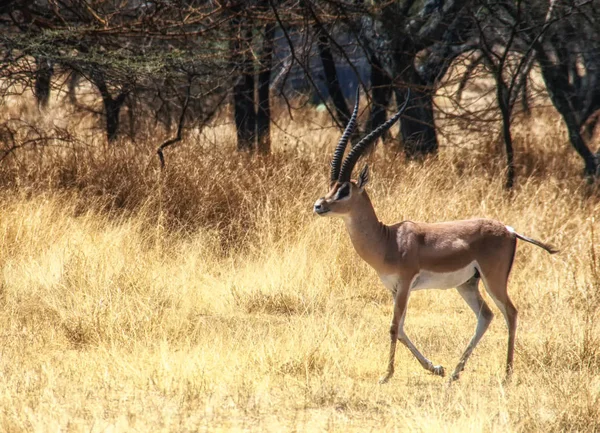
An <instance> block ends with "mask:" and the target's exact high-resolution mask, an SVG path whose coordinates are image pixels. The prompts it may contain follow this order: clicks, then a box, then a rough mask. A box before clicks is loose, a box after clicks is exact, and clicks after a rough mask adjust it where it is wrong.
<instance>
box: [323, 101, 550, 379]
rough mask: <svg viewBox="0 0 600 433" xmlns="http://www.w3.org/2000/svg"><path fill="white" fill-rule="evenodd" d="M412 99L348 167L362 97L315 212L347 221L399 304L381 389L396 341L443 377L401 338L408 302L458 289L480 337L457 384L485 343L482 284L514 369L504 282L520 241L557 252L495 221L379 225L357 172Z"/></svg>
mask: <svg viewBox="0 0 600 433" xmlns="http://www.w3.org/2000/svg"><path fill="white" fill-rule="evenodd" d="M407 102H408V98H407V100H406V101H405V102H404V104H403V106H402V107H401V108H400V110H399V111H398V112H397V113H396V114H395V115H394V116H393V117H391V118H390V119H389V120H388V121H387V122H385V123H384V124H382V125H381V126H379V127H378V128H376V129H375V130H374V131H372V132H371V133H370V134H368V135H367V136H365V137H364V138H363V139H362V140H360V142H358V143H357V144H356V145H355V146H354V147H353V148H352V149H351V150H350V152H349V153H348V156H347V157H346V159H345V160H344V161H343V164H342V158H343V156H344V152H345V149H346V145H347V143H348V139H349V138H350V136H351V134H352V132H353V130H354V128H355V125H356V117H357V114H358V97H357V99H356V105H355V107H354V111H353V113H352V116H351V118H350V120H349V122H348V125H347V126H346V129H345V131H344V133H343V135H342V137H341V139H340V141H339V143H338V145H337V147H336V149H335V152H334V155H333V160H332V163H331V179H330V189H329V192H328V193H327V194H326V195H325V196H324V197H322V198H319V199H318V200H317V201H316V203H315V205H314V212H315V213H316V214H318V215H320V216H337V217H341V218H342V219H343V220H344V223H345V225H346V229H347V231H348V234H349V235H350V239H351V241H352V245H353V246H354V249H355V250H356V252H357V253H358V255H359V256H360V257H361V258H362V259H363V260H364V261H366V262H367V263H368V264H369V265H370V266H371V267H372V268H373V269H375V271H376V272H377V274H378V275H379V278H380V279H381V281H382V282H383V284H384V286H385V287H386V288H388V289H389V290H390V291H391V292H392V295H393V298H394V310H393V316H392V323H391V326H390V338H391V344H390V353H389V360H388V366H387V373H386V374H385V375H384V376H383V377H382V378H381V380H380V383H385V382H387V381H388V380H389V379H390V378H391V377H392V376H393V374H394V357H395V353H396V342H397V340H400V342H402V344H404V345H405V346H406V347H407V348H408V350H410V352H411V353H412V354H413V355H414V357H415V358H417V360H418V361H419V363H420V364H421V365H422V366H423V367H424V368H425V369H426V370H428V371H430V372H431V373H433V374H435V375H439V376H444V375H445V371H444V368H443V367H442V366H441V365H434V364H433V363H432V362H431V361H430V360H429V359H427V358H426V357H425V356H423V355H422V354H421V352H419V350H418V349H417V348H416V347H415V345H414V344H413V343H412V342H411V341H410V339H409V338H408V336H407V335H406V333H405V332H404V319H405V316H406V307H407V302H408V297H409V295H410V293H411V292H412V291H414V290H422V289H431V288H440V289H449V288H453V287H456V289H457V290H458V293H459V294H460V295H461V296H462V298H463V299H464V300H465V302H466V303H467V305H468V306H469V307H470V309H471V310H473V312H474V313H475V316H476V317H477V326H476V328H475V334H474V335H473V337H472V338H471V341H470V342H469V344H468V346H467V348H466V349H465V351H464V353H463V354H462V356H461V357H460V360H459V362H458V364H457V366H456V368H455V369H454V372H453V373H452V376H451V377H450V380H456V379H458V377H459V375H460V373H461V372H462V371H463V370H464V368H465V364H466V362H467V360H468V359H469V356H470V355H471V353H472V352H473V350H474V349H475V347H476V346H477V343H479V341H480V340H481V338H482V337H483V334H484V333H485V331H486V330H487V328H488V326H489V325H490V322H491V321H492V318H493V313H492V311H491V310H490V308H489V307H488V305H487V304H486V302H485V301H484V300H483V298H482V296H481V294H480V292H479V288H478V285H479V280H483V284H484V286H485V289H486V290H487V293H488V294H489V295H490V297H491V298H492V299H493V301H494V303H495V304H496V305H497V306H498V308H499V309H500V311H501V312H502V314H503V315H504V318H505V320H506V324H507V327H508V354H507V359H506V375H507V377H509V376H510V374H511V373H512V369H513V354H514V347H515V332H516V328H517V309H516V308H515V306H514V305H513V303H512V302H511V300H510V298H509V296H508V293H507V281H508V276H509V274H510V271H511V267H512V264H513V260H514V256H515V251H516V246H517V239H521V240H523V241H526V242H529V243H531V244H533V245H536V246H538V247H541V248H543V249H544V250H546V251H547V252H549V253H550V254H554V253H556V252H557V250H555V249H554V248H553V247H552V246H550V245H547V244H544V243H542V242H540V241H537V240H535V239H531V238H529V237H526V236H523V235H521V234H519V233H517V232H516V231H515V230H514V229H513V228H512V227H510V226H507V225H504V224H502V223H500V222H498V221H494V220H490V219H472V220H464V221H449V222H441V223H423V222H413V221H402V222H399V223H396V224H393V225H385V224H383V223H382V222H381V221H379V219H378V218H377V215H376V214H375V210H374V209H373V205H372V204H371V200H370V199H369V195H368V194H367V191H366V190H365V186H366V185H367V182H368V181H369V171H368V166H366V165H365V167H364V168H363V169H362V171H361V172H360V174H359V175H358V179H357V180H356V181H354V180H351V179H350V176H351V174H352V170H353V168H354V166H355V164H356V162H357V160H358V158H359V157H360V156H361V154H362V153H363V152H364V151H365V149H367V147H368V146H369V145H370V144H371V143H373V142H374V141H375V140H376V139H377V138H378V137H379V136H381V134H383V133H384V132H385V131H386V130H387V129H389V128H390V127H391V126H392V125H393V124H394V123H395V122H396V121H397V120H398V119H399V118H400V116H401V115H402V113H403V112H404V109H405V108H406V104H407Z"/></svg>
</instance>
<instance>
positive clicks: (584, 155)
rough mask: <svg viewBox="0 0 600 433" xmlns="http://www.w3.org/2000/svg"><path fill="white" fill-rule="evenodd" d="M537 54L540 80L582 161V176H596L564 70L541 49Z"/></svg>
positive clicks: (596, 172)
mask: <svg viewBox="0 0 600 433" xmlns="http://www.w3.org/2000/svg"><path fill="white" fill-rule="evenodd" d="M537 54H538V56H537V60H538V63H539V65H540V69H541V72H542V78H543V79H544V83H545V84H546V89H548V95H549V96H550V100H551V101H552V103H553V104H554V107H555V108H556V110H557V111H558V112H559V113H560V115H561V116H562V118H563V120H564V121H565V124H566V125H567V130H568V132H569V140H570V141H571V145H572V146H573V148H574V149H575V151H576V152H577V153H578V154H579V156H580V157H581V159H583V163H584V169H583V173H584V176H587V177H589V178H593V177H595V176H598V174H599V173H598V171H599V170H598V168H599V165H598V159H597V158H596V156H595V155H594V154H593V153H592V152H591V151H590V148H589V147H588V146H587V145H586V143H585V140H584V139H583V137H582V135H581V127H582V126H583V125H582V121H585V120H586V119H580V118H579V116H578V114H577V113H576V111H575V110H574V108H573V106H572V104H571V103H570V101H571V99H575V102H576V101H577V95H576V94H575V92H574V90H573V89H572V88H571V86H570V84H569V81H568V80H569V77H568V76H567V75H566V74H565V73H564V70H565V69H566V68H559V67H556V66H554V65H553V64H552V62H551V61H550V59H549V57H548V56H547V55H546V53H545V52H544V51H543V49H538V50H537Z"/></svg>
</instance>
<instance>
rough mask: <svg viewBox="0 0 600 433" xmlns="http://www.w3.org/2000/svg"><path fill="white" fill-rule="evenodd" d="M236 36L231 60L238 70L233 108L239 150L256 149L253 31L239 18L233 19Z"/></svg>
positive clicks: (234, 87)
mask: <svg viewBox="0 0 600 433" xmlns="http://www.w3.org/2000/svg"><path fill="white" fill-rule="evenodd" d="M232 23H233V26H234V37H233V43H232V50H231V60H232V62H233V66H234V68H235V69H236V70H237V71H238V77H237V79H236V82H235V85H234V86H233V110H234V118H235V126H236V130H237V147H238V150H242V151H249V150H252V149H254V141H255V137H256V112H255V109H254V64H253V62H252V58H251V56H250V53H248V50H249V47H250V45H251V43H252V31H251V29H249V28H248V27H249V26H248V25H247V24H244V23H242V22H240V20H239V19H238V18H235V19H233V20H232Z"/></svg>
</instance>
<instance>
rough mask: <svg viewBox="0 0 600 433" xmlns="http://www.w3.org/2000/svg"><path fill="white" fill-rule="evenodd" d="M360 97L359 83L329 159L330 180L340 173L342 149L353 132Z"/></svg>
mask: <svg viewBox="0 0 600 433" xmlns="http://www.w3.org/2000/svg"><path fill="white" fill-rule="evenodd" d="M359 97H360V84H359V85H357V86H356V103H355V104H354V110H353V111H352V116H350V120H349V121H348V124H347V125H346V129H345V130H344V133H343V134H342V138H340V141H339V143H338V145H337V147H336V148H335V152H333V159H332V160H331V182H332V183H333V182H335V181H336V180H337V179H338V176H339V174H340V166H341V165H342V158H343V157H344V151H345V150H346V145H347V144H348V140H349V139H350V136H351V135H352V133H353V132H354V128H355V127H356V117H357V116H358V101H359Z"/></svg>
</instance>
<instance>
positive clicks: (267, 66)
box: [256, 24, 275, 154]
mask: <svg viewBox="0 0 600 433" xmlns="http://www.w3.org/2000/svg"><path fill="white" fill-rule="evenodd" d="M274 36H275V25H274V24H267V25H266V26H265V35H264V40H263V51H262V56H261V59H260V60H261V62H260V63H261V65H260V72H259V74H258V110H257V113H256V133H257V136H258V151H259V152H260V153H262V154H268V153H270V152H271V136H270V122H271V107H270V101H269V85H270V82H271V65H272V58H273V37H274Z"/></svg>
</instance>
